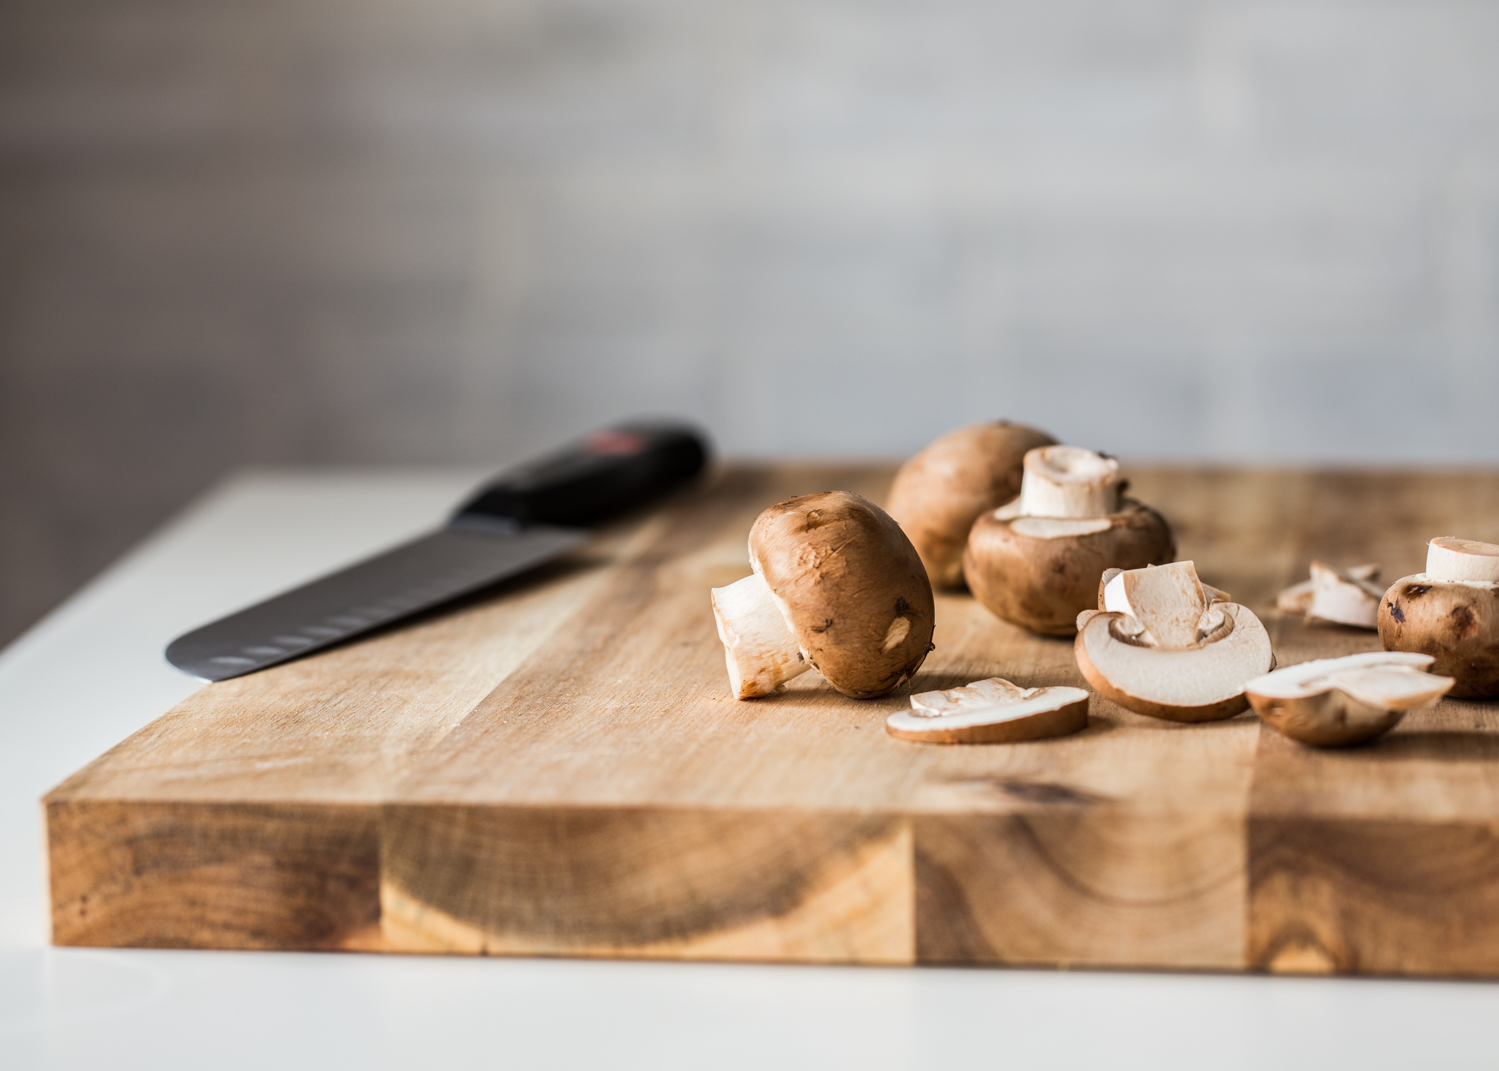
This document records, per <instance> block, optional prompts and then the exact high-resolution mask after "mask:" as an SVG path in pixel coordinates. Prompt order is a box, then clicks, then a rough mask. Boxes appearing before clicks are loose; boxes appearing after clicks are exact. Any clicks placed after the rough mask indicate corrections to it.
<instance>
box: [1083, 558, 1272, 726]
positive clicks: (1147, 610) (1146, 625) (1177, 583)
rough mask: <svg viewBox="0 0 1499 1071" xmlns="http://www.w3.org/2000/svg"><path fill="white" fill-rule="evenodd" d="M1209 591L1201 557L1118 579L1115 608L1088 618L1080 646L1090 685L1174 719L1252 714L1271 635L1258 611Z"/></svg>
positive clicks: (1108, 591) (1110, 592)
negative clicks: (1248, 690)
mask: <svg viewBox="0 0 1499 1071" xmlns="http://www.w3.org/2000/svg"><path fill="white" fill-rule="evenodd" d="M1208 590H1209V589H1208V588H1207V586H1206V585H1203V584H1202V583H1201V581H1199V580H1198V579H1197V571H1196V568H1195V567H1194V566H1193V564H1192V563H1191V562H1177V563H1175V564H1173V565H1171V566H1163V567H1158V568H1155V569H1138V570H1124V571H1122V572H1120V573H1119V574H1118V575H1117V576H1115V577H1113V578H1112V579H1111V580H1110V581H1109V583H1108V584H1107V585H1105V591H1104V602H1105V606H1106V608H1105V609H1104V610H1100V611H1094V612H1092V613H1091V614H1083V615H1081V616H1080V617H1079V620H1078V629H1079V630H1078V634H1077V639H1076V641H1075V643H1074V651H1075V653H1076V656H1077V664H1078V668H1079V669H1080V670H1082V673H1083V676H1084V677H1085V678H1087V681H1088V683H1089V684H1091V685H1092V686H1093V687H1094V688H1095V689H1097V691H1098V692H1099V694H1100V695H1103V696H1105V697H1106V698H1108V699H1112V700H1113V701H1114V702H1116V703H1118V704H1119V705H1120V706H1122V707H1125V708H1127V709H1129V710H1133V711H1135V712H1136V713H1139V714H1148V715H1150V716H1151V717H1156V718H1164V719H1166V720H1168V721H1190V722H1196V721H1215V720H1217V719H1220V718H1229V717H1233V716H1234V715H1235V714H1238V713H1240V712H1241V711H1243V710H1244V709H1245V708H1246V707H1247V706H1248V705H1249V701H1248V700H1247V699H1246V698H1245V697H1244V682H1245V681H1247V680H1250V679H1251V678H1253V677H1257V676H1260V675H1261V674H1263V673H1266V672H1268V671H1269V670H1270V669H1271V667H1272V666H1273V665H1274V663H1275V656H1274V653H1273V651H1272V650H1271V646H1270V636H1269V634H1268V633H1266V631H1265V626H1264V625H1262V624H1261V623H1260V619H1259V618H1258V617H1256V616H1255V615H1254V612H1253V611H1251V610H1250V609H1249V608H1248V607H1245V606H1240V605H1239V604H1238V603H1233V602H1214V601H1212V599H1211V596H1210V595H1209V594H1208ZM1211 590H1213V591H1214V592H1216V589H1211ZM1115 607H1118V608H1119V609H1115Z"/></svg>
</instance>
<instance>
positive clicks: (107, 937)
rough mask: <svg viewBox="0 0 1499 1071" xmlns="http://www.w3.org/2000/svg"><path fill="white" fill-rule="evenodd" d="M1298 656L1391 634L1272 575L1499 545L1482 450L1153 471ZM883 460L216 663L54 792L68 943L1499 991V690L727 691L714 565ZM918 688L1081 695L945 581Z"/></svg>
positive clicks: (759, 487) (804, 470)
mask: <svg viewBox="0 0 1499 1071" xmlns="http://www.w3.org/2000/svg"><path fill="white" fill-rule="evenodd" d="M1129 475H1130V476H1131V478H1132V481H1133V486H1134V491H1133V493H1136V494H1138V495H1139V497H1140V498H1141V499H1142V500H1143V501H1146V502H1149V503H1151V504H1152V505H1155V506H1157V507H1158V508H1160V509H1161V511H1162V512H1163V513H1165V515H1166V516H1167V517H1168V518H1169V519H1170V520H1171V521H1172V523H1173V524H1174V525H1175V527H1176V530H1177V534H1178V541H1179V544H1180V548H1181V554H1182V556H1183V557H1187V558H1192V559H1194V560H1195V561H1196V562H1197V565H1198V569H1199V572H1200V574H1201V575H1202V576H1203V578H1204V579H1205V580H1207V581H1208V582H1209V583H1212V584H1214V585H1216V586H1218V587H1222V588H1225V589H1227V590H1228V591H1230V592H1232V593H1233V595H1234V596H1235V598H1236V599H1237V600H1238V601H1241V602H1244V603H1246V604H1248V605H1250V606H1251V607H1252V608H1253V609H1255V610H1256V611H1257V612H1259V613H1260V614H1261V616H1262V617H1263V619H1264V620H1265V622H1266V624H1267V626H1268V627H1269V628H1270V630H1271V635H1272V638H1273V639H1274V641H1275V645H1276V650H1277V654H1278V656H1279V659H1280V662H1281V664H1282V665H1290V664H1294V663H1296V662H1300V661H1304V660H1306V659H1308V658H1314V657H1326V656H1329V655H1335V654H1346V653H1352V652H1354V651H1360V650H1374V649H1377V648H1378V639H1377V637H1376V636H1375V635H1374V634H1373V633H1371V632H1358V631H1353V630H1349V629H1343V628H1336V627H1333V628H1308V627H1306V626H1305V625H1304V624H1302V623H1301V622H1300V620H1299V619H1293V618H1288V617H1284V616H1281V615H1278V614H1277V613H1276V612H1275V611H1274V610H1273V609H1272V606H1273V601H1274V596H1275V593H1276V592H1277V591H1278V590H1279V589H1280V588H1281V587H1283V586H1285V585H1286V584H1288V583H1290V582H1292V581H1293V580H1296V579H1300V578H1303V577H1304V576H1305V575H1306V569H1307V566H1308V564H1309V562H1310V561H1311V560H1312V559H1313V558H1318V559H1322V560H1326V561H1332V562H1337V563H1351V562H1356V561H1369V560H1377V561H1380V562H1381V563H1382V564H1383V565H1384V566H1385V574H1384V575H1385V577H1386V579H1387V580H1393V579H1395V578H1396V577H1398V576H1400V575H1403V574H1404V573H1407V572H1412V571H1416V570H1417V569H1419V568H1420V564H1421V561H1422V557H1423V552H1424V543H1425V540H1426V539H1427V538H1428V537H1429V536H1431V535H1433V534H1438V533H1440V532H1448V533H1458V534H1462V535H1469V536H1473V537H1474V538H1485V539H1491V538H1496V537H1499V481H1495V480H1493V479H1491V478H1488V477H1486V476H1484V475H1482V474H1469V473H1424V474H1415V473H1385V474H1380V473H1357V472H1341V473H1339V472H1333V473H1318V472H1266V471H1253V472H1244V471H1234V470H1207V469H1192V470H1164V469H1150V470H1136V471H1132V472H1130V473H1129ZM889 478H890V472H889V471H888V470H886V469H882V468H876V467H868V466H845V467H841V468H834V467H822V468H818V467H790V466H783V467H777V468H738V469H730V470H726V471H722V472H720V473H718V474H716V476H715V478H714V480H713V481H712V482H710V483H709V484H708V485H706V486H704V487H703V488H700V489H698V490H696V491H694V492H692V493H689V494H686V495H683V496H681V497H680V498H678V499H676V500H674V501H673V502H672V503H671V504H669V505H668V506H667V507H666V508H665V509H664V510H662V511H660V512H659V513H657V514H656V515H655V516H653V517H651V518H647V519H642V520H639V521H636V522H634V523H631V524H627V525H622V526H621V527H619V528H618V529H616V530H614V531H612V532H610V533H608V534H607V535H606V536H605V537H604V538H602V539H600V540H599V541H596V542H595V543H594V544H592V545H590V547H589V548H587V549H586V550H585V551H584V552H582V553H581V554H580V555H579V556H577V557H576V558H574V559H572V560H570V561H568V562H566V563H562V564H559V565H558V566H555V567H554V568H553V569H552V570H551V571H550V572H548V573H546V574H544V575H540V576H537V577H535V578H532V579H531V580H529V581H527V582H526V583H523V584H518V585H513V586H512V587H511V588H509V589H507V590H505V591H503V592H496V593H493V594H492V595H491V596H490V597H487V598H482V599H476V600H473V601H471V602H470V603H469V604H468V605H466V606H465V607H463V608H462V609H460V610H459V612H457V613H453V614H449V615H444V616H434V617H432V618H429V619H427V620H425V621H423V622H420V623H418V624H416V625H414V626H411V627H407V628H403V629H399V630H393V631H391V632H388V633H386V634H384V635H382V636H380V637H377V638H376V639H374V640H372V641H370V642H368V643H365V644H359V645H355V646H350V647H347V648H344V649H341V650H338V651H333V652H330V653H328V654H326V655H323V656H321V657H318V658H313V659H308V660H306V661H303V662H299V663H292V664H291V665H288V666H284V667H279V668H278V669H275V670H271V671H268V672H266V673H262V674H257V675H254V676H251V677H247V678H242V679H241V680H239V681H233V682H226V683H225V684H220V685H212V686H209V687H208V688H205V689H204V690H203V691H201V692H199V693H198V694H197V695H196V696H194V697H193V698H191V699H189V700H188V701H187V702H186V703H184V704H182V705H181V706H180V707H178V708H177V709H175V710H174V711H171V712H169V713H168V714H167V715H166V716H164V717H163V718H162V719H160V720H159V721H157V722H156V723H154V724H153V725H152V726H149V727H147V728H146V729H145V730H143V731H142V732H141V733H138V734H136V736H134V737H132V738H131V739H130V740H127V741H126V742H125V743H123V744H121V745H120V746H119V747H117V748H115V749H114V750H113V751H111V752H110V753H108V754H107V755H105V756H103V757H102V758H100V759H99V760H97V761H96V762H95V763H93V764H92V765H90V766H89V767H88V768H86V769H85V770H83V771H81V772H80V773H79V774H77V775H75V776H74V777H73V778H71V779H69V781H68V782H66V783H65V784H64V785H62V786H59V788H58V789H57V790H55V791H54V792H53V793H52V794H51V795H50V796H49V797H48V799H47V816H48V834H49V843H50V849H51V860H52V877H53V913H54V939H55V940H57V941H58V942H59V943H76V944H154V945H177V946H192V947H253V948H264V947H282V948H343V949H366V950H385V951H405V952H437V951H440V952H451V953H465V954H545V955H585V956H642V957H659V958H708V959H746V960H788V961H801V962H867V963H910V962H943V963H996V964H999V963H1007V964H1052V965H1097V966H1151V967H1177V968H1191V969H1217V970H1233V969H1268V970H1297V971H1308V970H1313V971H1315V970H1323V971H1327V970H1330V971H1343V972H1366V973H1397V974H1399V973H1404V974H1464V975H1499V711H1496V710H1495V709H1493V708H1491V707H1490V706H1489V705H1485V704H1477V703H1470V702H1460V701H1443V702H1442V703H1440V704H1438V705H1437V706H1436V707H1434V708H1432V709H1431V710H1429V711H1425V712H1421V713H1419V714H1417V715H1414V716H1412V717H1409V718H1407V719H1406V721H1405V722H1404V723H1402V724H1401V725H1400V726H1399V727H1398V728H1397V729H1396V730H1395V731H1394V732H1392V733H1391V734H1390V735H1389V736H1388V737H1386V738H1384V739H1383V740H1381V741H1379V742H1377V743H1375V744H1374V745H1372V746H1369V747H1365V748H1361V749H1356V750H1352V751H1347V752H1337V753H1327V752H1313V751H1309V750H1307V749H1305V748H1302V747H1300V746H1299V745H1296V744H1293V743H1291V742H1290V741H1287V740H1284V739H1283V738H1281V737H1279V736H1278V735H1276V734H1274V733H1273V732H1272V731H1270V730H1268V729H1262V727H1261V726H1260V723H1259V722H1258V720H1257V719H1255V718H1254V716H1253V715H1252V714H1245V715H1242V716H1239V717H1236V718H1232V719H1229V720H1227V721H1224V722H1219V723H1213V724H1208V725H1179V724H1174V723H1168V722H1162V721H1156V720H1153V719H1150V718H1146V717H1142V716H1140V715H1136V714H1133V713H1130V712H1128V711H1125V710H1123V709H1121V708H1119V707H1117V706H1116V705H1114V704H1112V703H1110V702H1108V701H1106V700H1103V699H1102V698H1100V697H1098V696H1094V697H1093V700H1092V703H1091V707H1090V715H1089V725H1088V728H1087V729H1085V730H1083V731H1082V732H1080V733H1077V734H1074V735H1072V736H1068V737H1063V738H1059V739H1054V740H1041V741H1033V742H1029V743H1021V744H1008V745H989V746H948V747H935V746H926V745H920V744H911V743H904V742H901V741H896V740H893V739H891V738H890V737H888V736H887V735H886V734H885V733H884V732H883V728H882V726H883V722H884V719H885V717H886V716H887V715H888V714H889V712H890V711H892V710H894V709H896V708H898V707H900V706H902V705H904V704H905V703H906V701H907V700H906V697H905V696H904V695H900V696H896V697H892V698H889V699H884V700H875V701H869V702H859V701H856V700H851V699H847V698H845V697H843V696H840V695H838V694H837V693H835V692H833V691H832V689H831V688H829V687H828V686H827V685H826V684H824V683H823V682H821V681H820V680H816V679H812V678H813V677H815V675H810V674H809V675H808V676H806V677H802V678H798V679H797V680H795V681H793V682H792V683H791V686H790V687H789V688H788V690H787V692H786V693H785V694H784V695H781V696H775V697H768V698H765V699H760V700H753V701H748V702H743V701H735V700H733V699H732V698H730V696H729V694H728V689H727V675H726V673H725V670H724V664H723V655H722V649H721V647H720V645H719V642H718V639H717V636H716V633H715V630H714V626H713V621H712V615H711V611H710V608H709V604H708V599H707V589H708V588H709V587H712V586H717V585H722V584H724V583H728V582H730V581H733V580H735V579H738V578H739V577H741V576H744V575H745V574H746V573H747V572H748V567H747V564H746V549H745V537H746V534H747V532H748V529H749V525H750V522H751V521H752V520H753V518H754V517H755V515H756V514H757V513H758V512H759V510H760V509H761V508H763V507H764V506H765V505H768V504H770V503H771V502H774V501H778V500H780V499H782V498H786V497H789V496H791V495H793V494H800V493H807V492H811V491H819V490H827V489H833V488H840V489H846V490H853V491H857V492H859V493H862V494H866V495H868V496H870V497H873V498H876V499H878V498H879V497H880V496H882V495H883V493H884V490H885V488H886V486H887V485H888V481H889ZM935 639H936V645H937V646H936V650H935V651H934V652H933V653H932V655H931V657H930V658H929V659H928V662H927V663H926V665H925V666H924V667H923V669H922V671H921V673H920V674H918V676H917V678H916V680H915V681H913V684H912V687H913V689H915V690H929V689H935V688H946V687H953V686H955V685H959V684H966V683H968V682H970V681H973V680H978V679H982V678H984V677H991V676H1003V677H1006V678H1008V679H1011V680H1014V681H1016V682H1017V683H1021V684H1024V685H1027V686H1040V685H1074V686H1083V681H1082V678H1081V675H1080V674H1079V673H1078V671H1077V668H1076V666H1075V664H1074V662H1073V657H1072V650H1071V644H1070V642H1069V641H1067V640H1056V639H1047V638H1043V637H1037V636H1033V635H1030V634H1027V633H1024V632H1022V631H1020V630H1018V629H1015V628H1013V627H1011V626H1009V625H1006V624H1004V623H1003V622H1000V621H998V620H996V619H995V618H993V617H992V616H990V615H989V614H988V613H987V612H986V611H984V610H983V608H982V607H980V606H978V605H977V604H976V603H975V602H974V601H973V600H972V599H971V598H969V597H967V596H962V595H942V596H940V597H939V599H938V605H937V634H936V637H935Z"/></svg>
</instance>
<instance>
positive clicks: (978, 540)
mask: <svg viewBox="0 0 1499 1071" xmlns="http://www.w3.org/2000/svg"><path fill="white" fill-rule="evenodd" d="M1124 488H1125V483H1124V481H1123V480H1121V479H1120V477H1119V462H1118V461H1116V460H1114V459H1113V458H1111V457H1107V456H1105V455H1104V454H1098V453H1094V452H1093V451H1092V450H1084V449H1082V448H1081V447H1077V446H1044V447H1039V448H1037V449H1034V450H1031V451H1030V452H1029V453H1027V454H1026V455H1025V475H1024V477H1023V478H1022V481H1021V486H1020V496H1019V497H1018V498H1016V499H1015V500H1014V501H1012V502H1010V503H1009V504H1007V505H1005V506H1002V507H1000V508H999V509H997V510H992V511H990V512H988V513H985V514H982V515H981V516H980V517H979V518H978V520H977V521H975V522H974V524H973V528H972V530H971V531H970V532H969V534H968V547H967V550H966V551H965V552H964V555H963V573H964V575H965V576H966V577H967V579H968V586H969V587H970V588H972V589H973V594H974V596H975V597H976V598H977V599H978V601H979V602H981V603H983V604H984V606H986V607H988V609H989V610H990V611H991V612H993V613H994V614H995V615H996V616H998V617H1000V618H1003V619H1004V620H1006V621H1009V622H1011V623H1013V624H1016V625H1020V626H1021V627H1023V628H1027V629H1030V630H1031V631H1032V632H1039V633H1042V634H1044V635H1049V636H1070V635H1072V634H1073V633H1074V632H1076V631H1077V615H1078V614H1079V613H1080V612H1082V611H1083V610H1086V609H1089V608H1090V607H1092V606H1093V605H1095V603H1094V600H1095V598H1096V594H1095V593H1096V592H1097V590H1098V584H1099V579H1100V578H1101V577H1102V575H1103V573H1104V571H1105V570H1107V569H1111V568H1118V569H1138V568H1141V567H1143V566H1146V565H1151V564H1159V563H1163V562H1169V561H1170V560H1171V559H1172V558H1174V557H1176V543H1175V541H1174V540H1173V539H1172V536H1171V529H1170V527H1169V526H1167V524H1166V521H1165V519H1164V518H1162V517H1161V515H1160V514H1159V513H1157V512H1156V511H1155V510H1153V509H1150V508H1149V507H1148V506H1144V505H1141V504H1140V503H1139V502H1136V501H1135V500H1134V499H1132V498H1126V497H1124V496H1123V493H1122V492H1123V491H1124Z"/></svg>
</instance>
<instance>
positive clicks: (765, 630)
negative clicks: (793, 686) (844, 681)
mask: <svg viewBox="0 0 1499 1071" xmlns="http://www.w3.org/2000/svg"><path fill="white" fill-rule="evenodd" d="M712 598H713V619H714V621H716V622H717V624H718V638H719V639H720V640H722V641H723V649H724V651H723V653H724V661H725V662H727V663H728V667H729V688H730V689H731V690H732V691H733V693H734V698H735V699H753V698H755V697H756V696H761V695H774V694H776V693H778V692H784V691H785V690H786V682H787V681H789V680H791V679H792V678H793V677H799V676H801V675H802V674H803V673H805V672H807V670H809V669H811V668H812V667H811V665H810V664H809V663H808V662H807V660H806V658H805V657H803V655H802V652H801V648H800V647H799V646H798V645H797V642H796V637H795V636H793V635H792V634H791V629H790V628H788V627H787V625H786V618H785V615H784V614H782V613H781V608H780V607H779V606H777V605H776V601H775V597H774V596H773V595H772V594H771V593H770V588H769V586H768V585H767V584H766V583H765V578H764V577H762V576H760V575H759V574H758V573H752V574H750V575H749V576H747V577H745V578H744V579H743V580H737V581H735V582H734V583H732V584H730V585H728V586H727V587H722V588H714V589H713V591H712Z"/></svg>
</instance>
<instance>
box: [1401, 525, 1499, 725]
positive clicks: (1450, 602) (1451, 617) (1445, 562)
mask: <svg viewBox="0 0 1499 1071" xmlns="http://www.w3.org/2000/svg"><path fill="white" fill-rule="evenodd" d="M1379 638H1380V640H1381V641H1382V642H1383V643H1384V646H1385V650H1387V651H1413V652H1416V653H1419V654H1428V655H1431V656H1432V657H1433V658H1434V659H1435V661H1434V662H1433V663H1432V667H1431V668H1432V672H1433V673H1440V674H1443V675H1445V676H1449V677H1452V678H1453V680H1454V681H1455V683H1454V684H1453V686H1452V692H1451V694H1452V695H1453V696H1457V697H1460V698H1464V699H1481V698H1487V697H1491V696H1499V546H1496V545H1495V544H1493V543H1481V542H1479V541H1477V540H1473V539H1458V538H1456V537H1453V536H1438V537H1437V538H1436V539H1433V540H1432V541H1431V542H1430V543H1429V544H1428V545H1427V550H1426V571H1425V572H1424V573H1417V574H1415V575H1414V576H1407V577H1402V578H1401V579H1399V580H1397V581H1395V583H1393V584H1391V585H1390V589H1389V590H1388V591H1386V592H1385V593H1384V598H1383V599H1381V600H1380V603H1379Z"/></svg>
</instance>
